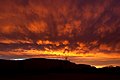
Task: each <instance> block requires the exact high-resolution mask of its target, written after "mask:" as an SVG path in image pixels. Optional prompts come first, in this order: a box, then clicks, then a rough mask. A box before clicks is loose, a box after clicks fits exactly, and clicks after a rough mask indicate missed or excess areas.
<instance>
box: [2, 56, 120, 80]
mask: <svg viewBox="0 0 120 80" xmlns="http://www.w3.org/2000/svg"><path fill="white" fill-rule="evenodd" d="M6 79H7V80H120V67H104V68H99V69H97V68H95V67H93V66H90V65H85V64H79V65H76V64H74V63H71V62H69V61H63V60H52V59H37V58H36V59H27V60H23V61H9V60H0V80H6Z"/></svg>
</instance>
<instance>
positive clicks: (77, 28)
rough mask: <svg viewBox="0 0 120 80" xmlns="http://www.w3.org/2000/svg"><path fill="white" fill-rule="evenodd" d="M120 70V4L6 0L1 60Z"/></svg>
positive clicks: (111, 0) (0, 19)
mask: <svg viewBox="0 0 120 80" xmlns="http://www.w3.org/2000/svg"><path fill="white" fill-rule="evenodd" d="M20 58H51V59H63V60H64V59H67V60H69V61H71V62H75V63H77V64H90V65H94V66H97V67H100V66H106V65H113V66H120V0H0V59H20Z"/></svg>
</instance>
